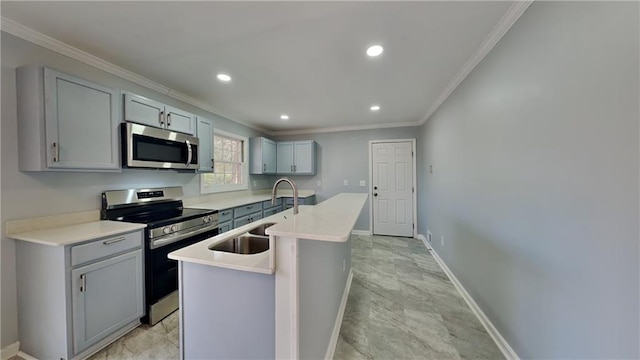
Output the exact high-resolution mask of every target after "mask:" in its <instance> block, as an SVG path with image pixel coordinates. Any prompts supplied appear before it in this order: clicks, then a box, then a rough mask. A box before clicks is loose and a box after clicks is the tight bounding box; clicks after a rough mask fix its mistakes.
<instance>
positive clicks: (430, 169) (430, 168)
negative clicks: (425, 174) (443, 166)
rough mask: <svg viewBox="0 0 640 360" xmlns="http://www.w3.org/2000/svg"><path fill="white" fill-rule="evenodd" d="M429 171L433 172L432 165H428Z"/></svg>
mask: <svg viewBox="0 0 640 360" xmlns="http://www.w3.org/2000/svg"><path fill="white" fill-rule="evenodd" d="M429 173H430V174H433V165H429Z"/></svg>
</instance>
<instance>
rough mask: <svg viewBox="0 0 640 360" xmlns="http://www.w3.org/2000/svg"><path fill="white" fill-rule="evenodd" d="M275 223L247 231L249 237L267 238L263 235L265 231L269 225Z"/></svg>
mask: <svg viewBox="0 0 640 360" xmlns="http://www.w3.org/2000/svg"><path fill="white" fill-rule="evenodd" d="M275 224H276V223H264V224H262V225H260V226H257V227H255V228H253V229H251V230H249V234H251V235H260V236H269V235H267V234H265V230H267V228H268V227H269V226H271V225H275Z"/></svg>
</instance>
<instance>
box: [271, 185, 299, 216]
mask: <svg viewBox="0 0 640 360" xmlns="http://www.w3.org/2000/svg"><path fill="white" fill-rule="evenodd" d="M283 181H285V182H288V183H289V185H291V189H293V215H295V214H297V213H298V188H297V187H296V183H294V182H293V180H291V179H289V178H288V177H283V178H280V179H278V180H276V183H275V184H273V190H271V204H273V205H275V204H276V197H277V196H278V184H280V183H281V182H283Z"/></svg>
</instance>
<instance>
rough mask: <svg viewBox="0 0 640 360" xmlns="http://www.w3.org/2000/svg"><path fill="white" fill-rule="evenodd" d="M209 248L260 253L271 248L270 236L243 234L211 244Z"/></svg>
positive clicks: (231, 251)
mask: <svg viewBox="0 0 640 360" xmlns="http://www.w3.org/2000/svg"><path fill="white" fill-rule="evenodd" d="M209 250H215V251H224V252H229V253H234V254H245V255H248V254H258V253H261V252H263V251H267V250H269V238H266V237H261V236H251V235H242V236H238V237H235V238H231V239H228V240H225V241H222V242H219V243H217V244H213V245H211V246H209Z"/></svg>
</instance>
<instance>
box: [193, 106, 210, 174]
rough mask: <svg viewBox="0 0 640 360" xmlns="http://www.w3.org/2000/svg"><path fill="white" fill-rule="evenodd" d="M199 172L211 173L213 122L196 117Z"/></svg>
mask: <svg viewBox="0 0 640 360" xmlns="http://www.w3.org/2000/svg"><path fill="white" fill-rule="evenodd" d="M196 128H197V130H198V141H199V142H200V146H199V147H198V161H199V163H200V168H199V169H198V171H199V172H213V121H211V120H209V119H206V118H203V117H200V116H198V121H197V126H196Z"/></svg>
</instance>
